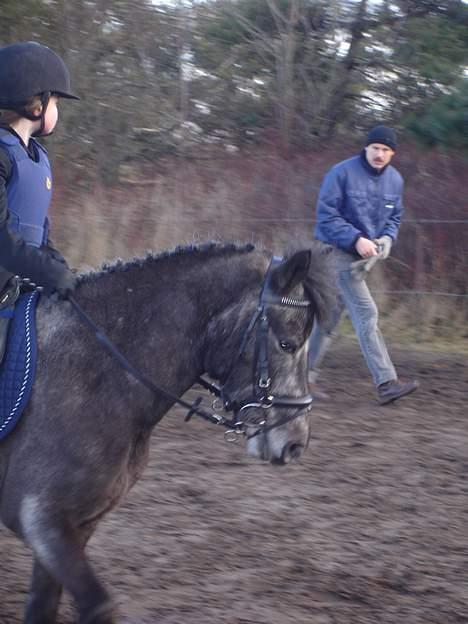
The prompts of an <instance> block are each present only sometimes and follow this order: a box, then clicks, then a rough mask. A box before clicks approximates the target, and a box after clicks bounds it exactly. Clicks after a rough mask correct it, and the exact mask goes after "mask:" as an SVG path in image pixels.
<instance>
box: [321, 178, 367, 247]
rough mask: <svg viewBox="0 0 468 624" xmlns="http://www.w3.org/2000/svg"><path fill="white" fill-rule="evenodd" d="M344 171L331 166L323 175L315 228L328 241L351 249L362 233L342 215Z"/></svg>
mask: <svg viewBox="0 0 468 624" xmlns="http://www.w3.org/2000/svg"><path fill="white" fill-rule="evenodd" d="M344 175H345V174H344V172H342V171H340V170H338V169H336V168H333V169H331V170H330V171H329V172H328V173H327V175H326V176H325V178H324V180H323V182H322V186H321V187H320V193H319V197H318V200H317V228H318V230H319V231H320V232H321V234H322V235H323V236H324V238H325V239H326V241H327V242H328V243H331V244H333V245H336V246H337V247H339V248H340V249H343V250H345V251H353V250H354V245H355V243H356V241H357V239H358V238H359V237H360V236H362V233H361V232H360V231H359V230H358V229H357V228H355V227H354V225H352V224H351V223H349V222H348V221H346V219H345V218H344V217H343V216H342V208H343V204H344V201H345V190H344V186H345V179H344Z"/></svg>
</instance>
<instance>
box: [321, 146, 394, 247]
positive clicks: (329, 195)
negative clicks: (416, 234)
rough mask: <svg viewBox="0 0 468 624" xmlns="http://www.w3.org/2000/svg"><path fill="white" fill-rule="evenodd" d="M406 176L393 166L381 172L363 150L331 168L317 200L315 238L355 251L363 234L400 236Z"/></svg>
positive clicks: (366, 236) (371, 238) (368, 236)
mask: <svg viewBox="0 0 468 624" xmlns="http://www.w3.org/2000/svg"><path fill="white" fill-rule="evenodd" d="M402 194H403V178H402V177H401V175H400V174H399V173H398V171H397V170H396V169H395V168H394V167H392V166H391V165H387V166H386V167H385V168H384V170H383V171H381V172H379V171H377V170H376V169H374V168H373V167H371V166H370V165H369V164H368V163H367V160H366V158H365V155H364V152H363V153H362V154H360V155H359V156H354V157H353V158H349V159H348V160H344V161H342V162H340V163H338V164H337V165H335V166H334V167H332V168H331V169H330V171H329V172H328V173H327V174H326V176H325V178H324V180H323V182H322V186H321V188H320V193H319V197H318V200H317V223H316V226H315V232H314V234H315V237H316V238H318V239H319V240H321V241H323V242H325V243H329V244H331V245H335V246H336V247H339V248H340V249H342V250H343V251H347V252H354V251H355V248H354V245H355V243H356V241H357V239H358V238H359V237H360V236H364V237H365V238H368V239H369V240H373V239H375V238H379V237H380V236H384V235H387V236H390V237H391V238H392V239H393V240H395V239H396V238H397V235H398V229H399V227H400V221H401V215H402V212H403V202H402Z"/></svg>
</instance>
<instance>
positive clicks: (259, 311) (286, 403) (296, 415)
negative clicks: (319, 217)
mask: <svg viewBox="0 0 468 624" xmlns="http://www.w3.org/2000/svg"><path fill="white" fill-rule="evenodd" d="M327 255H328V254H326V249H325V248H324V247H322V246H314V247H313V248H312V249H308V250H301V251H297V252H295V253H293V254H291V255H290V256H289V257H287V258H285V259H279V258H273V260H272V261H271V263H270V266H269V268H268V271H267V273H266V275H265V277H264V281H263V285H262V286H261V287H260V291H259V289H258V284H257V285H256V287H255V289H252V290H251V292H249V294H248V296H245V297H244V296H243V297H241V298H240V300H239V301H238V302H236V303H234V304H233V305H231V306H230V307H229V308H227V309H225V310H224V311H223V312H222V313H221V314H220V315H218V316H217V317H215V318H214V319H213V320H212V321H211V323H210V326H209V329H208V339H207V350H206V361H205V365H206V366H205V367H206V371H207V372H208V373H209V374H210V375H211V376H212V377H215V378H217V379H218V380H219V381H220V383H221V389H222V399H223V402H224V406H225V407H226V408H227V409H228V410H232V411H233V412H234V414H235V420H237V422H238V423H239V427H240V428H241V429H242V430H243V431H244V433H245V434H246V436H247V451H248V453H249V454H250V455H253V456H255V457H259V458H261V459H264V460H269V461H271V462H273V463H279V464H286V463H288V462H289V461H291V460H292V459H297V458H299V457H300V455H301V454H302V452H303V450H304V449H305V448H306V447H307V444H308V441H309V436H310V422H309V417H308V416H309V414H308V412H309V410H310V407H311V404H312V397H311V396H310V394H309V391H308V384H307V372H308V370H307V348H308V340H307V339H308V336H309V334H310V331H311V329H312V325H313V321H314V319H315V318H316V319H317V320H318V321H319V322H320V323H324V324H326V323H327V320H328V318H329V313H330V311H331V308H332V306H333V292H334V290H333V280H332V279H331V276H330V271H329V262H328V258H327Z"/></svg>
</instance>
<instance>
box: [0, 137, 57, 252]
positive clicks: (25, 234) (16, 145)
mask: <svg viewBox="0 0 468 624" xmlns="http://www.w3.org/2000/svg"><path fill="white" fill-rule="evenodd" d="M31 143H32V144H33V149H34V150H35V151H36V155H37V160H36V161H34V160H33V159H32V158H30V157H29V155H28V153H27V152H26V150H25V149H24V147H23V146H22V145H21V143H20V140H19V138H18V137H16V136H15V135H14V134H12V133H11V132H8V131H7V130H3V129H0V145H1V146H2V147H3V149H4V150H5V151H6V152H7V154H8V156H9V158H10V162H11V174H10V179H9V181H8V184H7V187H6V191H7V198H8V211H9V220H8V228H9V230H10V231H11V232H14V233H16V234H18V235H19V236H20V237H21V238H22V239H23V240H24V241H26V242H27V243H29V244H30V245H34V246H35V247H40V246H41V245H43V244H45V243H47V235H48V219H47V213H48V211H49V205H50V200H51V195H52V173H51V169H50V163H49V159H48V157H47V151H46V149H45V148H44V147H42V145H40V144H39V143H37V141H34V140H33V139H31Z"/></svg>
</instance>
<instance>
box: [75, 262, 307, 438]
mask: <svg viewBox="0 0 468 624" xmlns="http://www.w3.org/2000/svg"><path fill="white" fill-rule="evenodd" d="M281 261H282V259H281V258H279V257H277V256H274V257H273V258H272V260H271V262H270V266H269V268H268V271H267V274H266V277H265V280H264V283H263V287H262V291H261V294H260V300H259V304H258V306H257V308H256V310H255V312H254V313H253V315H252V317H251V319H250V321H249V324H248V326H247V328H246V331H245V333H244V335H243V338H242V341H241V345H240V347H239V350H238V352H237V354H236V357H235V359H234V361H233V363H232V364H231V367H230V369H229V372H228V375H227V376H226V378H225V381H224V383H223V385H222V386H219V385H217V384H215V383H212V382H211V381H208V380H207V379H205V378H203V377H199V379H198V383H199V384H200V385H201V386H202V387H204V388H205V389H207V390H209V391H210V392H211V393H212V394H214V395H215V396H216V397H217V399H218V400H219V401H221V404H222V408H223V410H224V411H225V412H232V413H233V414H234V417H233V418H230V417H227V416H223V415H221V414H218V413H217V411H215V406H216V403H217V401H216V400H215V401H214V402H213V405H212V410H213V411H207V410H205V409H204V408H203V407H201V402H202V397H198V398H197V399H195V401H193V403H189V402H188V401H185V400H184V399H181V398H180V397H178V396H177V395H175V394H173V393H172V392H170V391H169V390H166V389H165V388H162V387H161V386H158V385H156V384H155V383H154V382H153V381H151V379H149V378H148V377H146V376H145V375H144V374H143V373H141V371H139V370H138V369H137V368H135V367H134V366H133V365H132V364H131V363H130V362H129V361H128V359H127V358H126V357H125V355H123V353H121V351H119V350H118V349H117V347H116V346H115V345H114V344H113V343H112V341H111V340H110V339H109V338H108V336H106V334H105V333H104V332H103V331H102V330H101V329H100V328H99V327H98V326H97V325H96V324H95V322H94V321H93V320H92V319H91V317H90V316H88V314H87V313H86V312H85V311H84V310H83V309H82V307H81V306H80V305H79V303H78V302H77V301H76V299H75V298H74V297H73V296H72V295H69V296H68V301H69V302H70V304H71V305H72V306H73V308H74V309H75V311H76V313H77V314H78V317H79V318H80V320H81V321H82V322H83V324H84V325H85V326H86V327H87V328H88V329H89V330H90V331H91V332H92V333H93V334H94V336H95V338H96V339H97V340H98V341H99V342H100V343H101V345H102V346H103V347H104V348H105V349H106V350H107V351H108V352H109V354H110V355H111V356H112V357H113V358H114V359H115V360H116V361H117V362H119V364H120V365H121V366H122V368H123V369H124V370H125V371H126V372H127V373H128V374H129V375H131V376H132V377H133V378H134V379H136V380H137V381H138V382H139V383H140V384H142V385H143V386H144V387H146V388H147V389H148V390H150V391H151V392H152V393H153V394H156V395H159V396H163V397H165V398H166V399H169V400H170V401H172V402H173V403H177V404H178V405H181V406H182V407H184V408H185V409H187V410H188V412H187V415H186V416H185V422H188V421H189V420H190V419H191V418H192V416H193V415H194V414H196V415H197V416H200V417H201V418H203V419H205V420H207V421H209V422H211V423H214V424H216V425H222V426H223V427H226V429H227V431H226V432H225V434H224V437H225V439H226V441H228V442H234V441H237V439H238V437H239V436H240V435H247V437H248V438H252V437H255V436H256V435H259V434H266V433H267V432H268V431H271V430H273V429H276V428H277V427H281V426H282V425H284V424H286V423H288V422H290V421H292V420H295V419H296V418H298V417H299V416H301V414H302V410H304V409H305V408H308V407H309V406H310V405H311V403H312V401H313V399H312V396H311V395H310V394H305V395H303V396H301V397H289V396H275V395H274V394H270V393H269V388H270V386H271V378H270V375H269V366H268V364H269V362H268V333H269V322H268V317H267V310H268V308H269V307H270V306H272V305H274V306H282V307H308V306H310V305H311V302H310V301H308V300H301V299H292V298H290V297H280V296H279V295H276V294H275V293H273V292H272V290H271V283H270V282H271V273H272V269H273V268H274V267H276V266H278V265H279V264H280V263H281ZM255 327H256V328H257V331H256V337H255V351H256V358H255V367H254V380H253V395H252V396H251V397H249V398H248V399H244V400H242V401H240V402H238V401H236V400H232V399H231V398H230V397H229V396H228V394H227V392H226V390H225V386H226V384H227V382H228V381H229V379H230V378H231V376H232V374H233V372H234V371H235V367H236V364H237V363H238V361H239V360H240V358H241V356H242V354H243V353H244V351H245V349H246V347H247V343H248V340H249V337H250V336H251V335H252V333H253V330H254V329H255ZM272 407H285V408H291V409H293V408H295V409H296V410H297V413H295V414H291V415H289V416H285V417H283V418H281V419H279V420H277V421H276V422H275V423H273V424H270V425H269V424H268V422H267V419H266V418H265V419H262V421H261V422H260V423H258V425H256V426H257V427H258V428H257V429H256V430H255V431H254V433H251V434H247V428H248V427H249V426H250V427H252V424H250V425H249V423H248V421H247V420H243V419H242V417H243V416H244V414H245V413H246V412H247V411H248V410H249V409H257V408H262V409H264V410H268V409H269V408H272Z"/></svg>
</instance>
